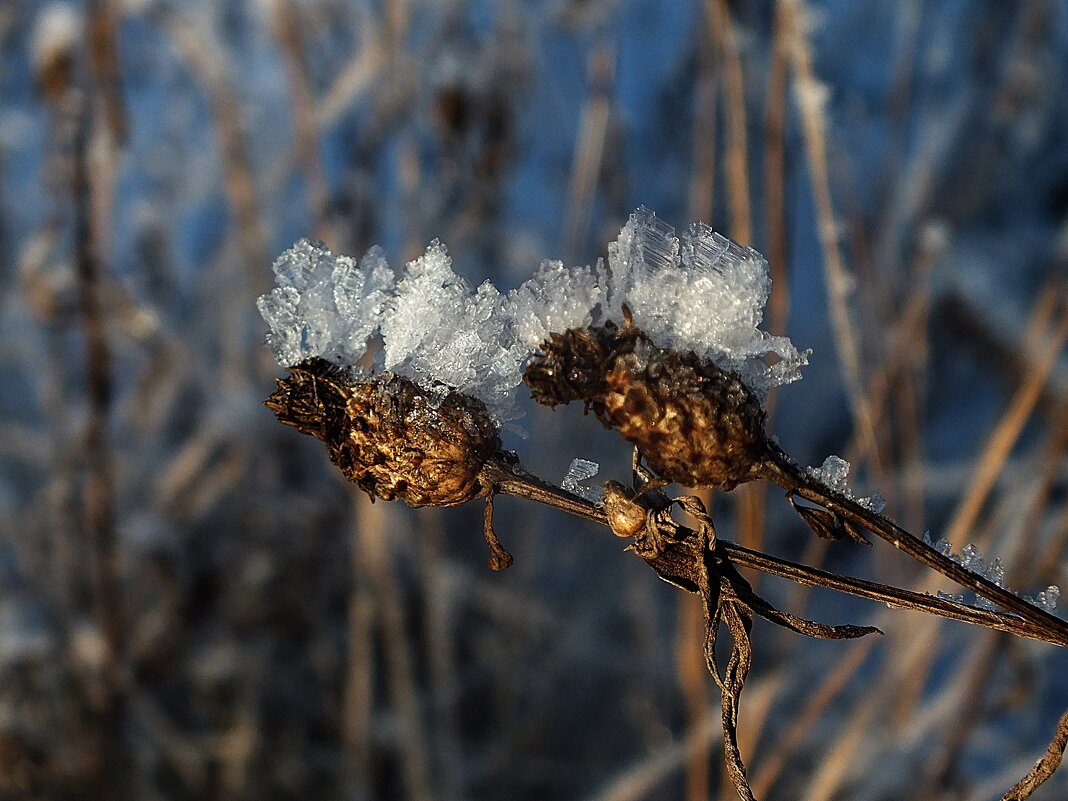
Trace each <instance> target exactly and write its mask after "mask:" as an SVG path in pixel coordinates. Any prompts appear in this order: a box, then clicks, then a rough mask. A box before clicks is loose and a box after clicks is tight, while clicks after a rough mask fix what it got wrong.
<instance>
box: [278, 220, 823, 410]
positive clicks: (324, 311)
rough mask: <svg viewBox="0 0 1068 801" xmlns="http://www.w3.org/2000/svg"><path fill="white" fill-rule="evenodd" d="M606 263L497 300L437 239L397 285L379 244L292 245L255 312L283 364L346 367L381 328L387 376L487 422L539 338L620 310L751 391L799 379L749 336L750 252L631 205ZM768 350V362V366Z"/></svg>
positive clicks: (544, 272) (544, 278)
mask: <svg viewBox="0 0 1068 801" xmlns="http://www.w3.org/2000/svg"><path fill="white" fill-rule="evenodd" d="M609 261H610V267H611V269H610V271H609V272H608V273H606V271H605V268H604V265H603V264H602V263H600V262H598V263H597V265H596V266H593V267H566V266H565V265H564V264H563V263H562V262H559V261H545V262H542V264H541V267H540V268H539V269H538V270H537V272H536V273H535V274H534V275H533V276H531V277H530V278H529V279H528V280H527V281H525V282H523V284H522V285H520V286H519V287H518V288H517V289H515V290H512V291H511V292H509V293H507V294H506V295H505V294H502V293H501V292H499V291H498V290H497V288H496V287H494V286H493V284H492V283H490V282H489V281H486V282H484V283H482V284H481V285H480V286H479V287H478V288H477V289H474V290H472V288H471V286H470V285H469V284H468V283H467V281H465V280H464V279H463V278H462V277H461V276H459V275H457V274H456V273H455V272H454V271H453V269H452V261H451V259H450V258H449V255H448V252H447V250H446V248H445V246H444V245H443V244H441V243H440V242H438V241H437V240H434V241H433V242H431V243H430V245H429V246H428V247H427V249H426V252H425V253H424V254H423V255H422V256H421V257H419V258H417V259H415V260H414V261H412V262H410V263H409V264H408V265H407V266H406V267H405V269H404V270H403V272H402V274H401V276H400V278H399V280H396V281H395V280H394V277H393V273H392V271H391V270H390V267H389V265H388V264H387V263H386V260H385V257H384V256H383V254H382V251H381V250H380V249H378V248H372V249H371V250H370V251H368V253H367V255H366V256H364V257H363V258H362V259H361V260H360V261H359V262H356V261H355V260H354V259H351V258H349V257H347V256H335V255H334V254H333V253H331V252H330V251H329V250H327V249H326V248H325V247H323V246H322V245H317V244H312V243H310V242H308V241H307V240H301V241H300V242H298V243H297V244H296V245H294V246H293V247H292V248H290V249H289V250H287V251H286V252H285V253H283V254H282V255H281V256H280V257H279V258H278V260H277V261H276V262H275V264H274V273H275V279H276V284H277V287H276V288H275V289H274V290H273V291H272V292H271V293H269V294H267V295H264V296H263V297H261V298H260V299H259V301H258V303H257V305H258V307H259V310H260V313H261V314H262V315H263V318H264V319H265V320H266V321H267V324H268V326H269V327H270V332H269V333H268V335H267V342H268V344H269V345H270V346H271V348H272V350H273V351H274V354H275V357H276V358H277V359H278V362H279V364H281V365H282V366H284V367H290V366H293V365H295V364H297V363H299V362H301V361H303V360H304V359H308V358H311V357H314V356H321V357H323V358H325V359H327V360H329V361H332V362H334V363H337V364H347V365H352V364H354V363H356V362H357V361H358V360H359V359H360V358H361V356H362V355H363V352H364V349H365V346H366V344H367V340H368V338H369V337H370V336H371V335H372V334H373V333H375V331H376V330H380V331H381V333H382V338H383V343H384V353H383V364H384V366H385V368H386V369H389V370H393V371H395V372H397V373H400V374H402V375H405V376H408V377H410V378H412V379H413V380H415V381H417V382H418V383H419V384H421V385H422V386H424V387H426V388H428V389H431V390H436V391H438V392H440V393H441V395H442V396H444V394H445V392H446V391H447V390H448V389H452V390H457V391H459V392H462V393H465V394H467V395H470V396H472V397H474V398H477V399H479V400H481V401H482V402H483V403H485V404H486V406H487V408H488V409H489V411H490V414H491V415H492V416H493V418H494V420H495V421H496V422H497V423H499V424H500V423H506V422H508V421H509V420H513V419H515V418H516V417H517V416H518V415H517V414H516V411H515V397H516V389H517V387H518V386H519V384H520V381H521V376H522V371H523V368H524V366H525V364H526V361H527V359H528V358H529V357H530V356H531V355H532V354H533V353H534V352H535V351H536V350H537V348H538V347H539V345H541V344H542V343H543V342H544V341H545V340H546V339H547V338H548V337H549V334H551V333H562V332H563V331H565V330H567V329H569V328H585V327H587V326H589V325H591V324H593V323H595V322H596V323H603V322H605V321H606V320H612V321H614V322H616V323H617V324H620V325H622V324H623V321H624V315H623V306H624V305H626V306H627V307H628V308H629V309H630V310H631V311H632V313H633V318H634V322H635V323H636V324H637V325H638V326H640V327H641V328H642V329H643V330H644V331H645V332H646V333H647V334H648V335H649V336H650V337H651V338H652V339H653V341H654V342H655V343H656V344H657V345H660V346H662V347H667V348H676V349H679V350H684V351H691V350H692V351H694V352H695V353H697V354H698V355H699V356H701V357H702V358H709V359H712V360H713V361H715V362H716V363H717V364H719V365H720V366H721V367H725V368H727V369H733V370H736V371H737V372H738V373H739V375H740V376H741V378H742V380H743V381H744V382H745V383H746V384H747V385H748V386H749V387H750V388H751V389H752V390H754V391H755V392H756V393H757V394H758V395H760V396H763V395H764V394H765V393H766V392H767V390H768V389H769V388H770V387H772V386H775V385H777V384H782V383H786V382H788V381H792V380H794V379H796V378H797V377H798V375H799V369H800V367H801V365H803V364H805V362H806V357H805V354H803V353H800V352H798V350H797V349H796V348H795V347H794V346H793V345H792V344H791V343H790V341H789V340H788V339H786V338H784V337H773V336H770V335H769V334H767V333H765V332H763V331H761V330H760V329H759V325H760V322H761V317H762V315H763V306H764V303H765V301H766V300H767V297H768V292H769V291H770V285H771V283H770V280H769V278H768V271H767V262H766V261H765V260H764V258H763V257H762V256H761V255H760V254H759V253H757V252H756V251H755V250H752V249H751V248H747V247H743V246H741V245H739V244H737V243H735V242H732V241H731V240H729V239H727V238H726V237H723V236H721V235H719V234H717V233H715V232H714V231H712V230H711V229H710V228H708V227H707V226H706V225H704V224H703V223H694V224H693V225H692V226H690V229H689V230H688V231H687V232H686V233H685V234H684V235H683V237H682V239H681V240H680V239H678V238H677V237H675V235H674V230H673V229H672V228H671V227H670V226H668V225H666V224H664V223H663V222H662V221H660V220H658V219H657V217H656V215H654V214H653V213H652V212H651V211H649V210H648V209H646V208H644V207H642V208H639V209H638V210H637V211H636V212H634V214H632V215H631V217H630V220H629V222H628V223H627V224H626V226H624V228H623V230H622V231H621V232H620V235H619V239H618V240H617V241H616V242H615V243H614V244H612V245H610V246H609ZM598 310H600V311H598ZM769 353H773V354H776V356H777V357H778V361H777V362H776V363H775V364H774V365H772V366H770V367H769V366H768V365H767V364H766V363H765V357H766V356H767V355H768V354H769Z"/></svg>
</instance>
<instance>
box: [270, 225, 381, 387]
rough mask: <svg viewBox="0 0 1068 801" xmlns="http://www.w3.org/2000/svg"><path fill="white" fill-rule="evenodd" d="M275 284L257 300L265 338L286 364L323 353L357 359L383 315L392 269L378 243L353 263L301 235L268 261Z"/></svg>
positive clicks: (332, 357)
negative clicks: (267, 329)
mask: <svg viewBox="0 0 1068 801" xmlns="http://www.w3.org/2000/svg"><path fill="white" fill-rule="evenodd" d="M272 269H273V271H274V275H275V283H276V284H277V287H276V288H275V289H274V290H273V291H272V292H270V293H268V294H266V295H263V296H261V297H260V299H259V300H258V301H257V302H256V306H257V308H258V309H259V311H260V314H261V315H262V316H263V319H264V320H265V321H266V322H267V325H268V327H269V328H270V330H269V331H268V333H267V344H268V345H269V346H270V347H271V350H273V351H274V355H275V358H276V359H277V360H278V363H279V364H281V365H283V366H286V367H289V366H292V365H294V364H297V363H299V362H301V361H303V360H304V359H308V358H311V357H313V356H321V357H322V358H324V359H327V360H328V361H332V362H335V363H337V364H355V363H356V361H357V360H358V359H359V358H360V357H361V356H362V355H363V353H364V350H365V348H366V345H367V338H368V337H369V336H371V334H372V333H374V330H375V328H377V327H378V324H379V321H380V319H381V315H382V310H383V307H384V305H385V303H386V300H387V297H388V293H389V291H390V289H391V288H392V286H393V271H392V270H390V268H389V265H388V264H387V263H386V259H385V256H384V255H383V254H382V251H381V249H380V248H377V247H373V248H371V249H370V250H369V251H367V254H366V255H365V256H364V257H363V258H362V259H360V261H359V262H358V263H357V262H356V260H355V259H353V258H350V257H349V256H335V255H334V254H333V253H331V252H330V251H329V250H328V249H327V248H326V247H324V246H323V245H320V244H313V243H312V242H309V241H308V240H307V239H301V240H300V241H299V242H297V243H296V244H295V245H293V247H291V248H290V249H289V250H287V251H285V252H284V253H283V254H282V255H281V256H279V257H278V259H277V260H276V261H275V263H274V266H273V267H272Z"/></svg>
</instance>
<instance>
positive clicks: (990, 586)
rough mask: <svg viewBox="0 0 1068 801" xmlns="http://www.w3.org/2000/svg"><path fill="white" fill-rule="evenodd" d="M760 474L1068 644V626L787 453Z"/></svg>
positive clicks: (773, 459)
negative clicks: (848, 494)
mask: <svg viewBox="0 0 1068 801" xmlns="http://www.w3.org/2000/svg"><path fill="white" fill-rule="evenodd" d="M761 473H762V475H761V477H762V478H765V479H766V480H768V481H772V482H774V483H776V484H778V485H779V486H781V487H783V488H784V489H786V490H787V492H790V493H793V494H796V495H798V496H800V497H802V498H804V499H805V500H807V501H810V502H812V503H816V504H819V505H820V506H822V507H824V508H825V509H826V510H828V511H829V512H831V513H832V514H835V515H837V516H838V517H839V518H841V519H842V520H845V521H850V522H852V523H853V524H854V525H857V526H859V527H861V528H863V529H866V530H867V531H870V532H871V533H872V534H875V535H876V536H877V537H880V538H881V539H883V540H886V541H887V542H889V543H890V544H891V545H893V546H894V547H895V548H898V549H899V550H901V551H904V552H905V553H906V554H908V555H909V556H911V557H912V558H913V559H915V560H917V561H918V562H921V563H923V564H925V565H926V566H927V567H929V568H931V569H932V570H935V571H937V572H938V573H941V574H942V575H943V576H945V577H946V578H948V579H950V580H952V581H955V582H957V583H958V584H960V585H961V586H962V587H965V588H967V589H969V590H972V591H973V592H975V593H977V594H978V595H981V596H982V597H984V598H986V599H987V600H989V601H993V602H994V603H996V604H998V605H999V606H1000V607H1002V608H1003V609H1005V610H1007V611H1009V612H1013V613H1015V614H1017V615H1019V616H1020V617H1021V618H1023V619H1024V620H1026V621H1028V622H1029V623H1032V624H1034V625H1036V626H1038V627H1039V628H1041V629H1042V630H1044V631H1047V632H1049V633H1050V636H1051V637H1053V638H1054V639H1052V640H1049V641H1050V642H1056V643H1058V644H1068V623H1066V622H1065V621H1063V620H1061V619H1060V618H1058V617H1055V616H1053V615H1051V614H1050V613H1049V612H1046V611H1045V610H1043V609H1040V608H1038V607H1037V606H1034V605H1032V604H1030V603H1028V602H1027V601H1025V600H1024V599H1023V598H1020V597H1019V596H1018V595H1016V594H1014V593H1012V592H1010V591H1009V590H1006V589H1005V588H1003V587H998V586H997V585H996V584H994V583H993V582H991V581H989V580H988V579H986V578H984V577H982V576H980V575H977V574H975V573H972V572H971V571H970V570H967V569H965V568H964V567H962V566H961V565H959V564H957V563H956V562H954V561H953V560H952V559H950V558H949V557H948V556H945V555H944V554H942V553H940V552H939V551H937V550H935V549H934V548H932V547H931V546H930V545H928V544H927V543H925V542H924V541H923V540H921V539H920V538H919V537H917V536H915V535H914V534H911V533H909V532H908V531H905V529H903V528H901V527H900V526H898V525H896V524H895V523H893V522H891V521H890V520H888V519H887V518H885V517H883V516H882V515H880V514H877V513H875V512H873V511H872V510H871V509H867V508H865V507H863V506H861V505H860V504H859V503H857V502H856V501H855V500H852V499H850V498H847V497H845V496H844V495H840V494H838V493H837V492H834V491H833V490H831V489H829V488H827V487H826V486H824V485H823V483H822V482H820V481H818V480H816V479H815V478H813V477H812V476H809V475H808V474H806V473H805V472H804V471H803V470H801V468H799V467H798V466H797V465H796V464H794V463H793V462H792V461H791V460H790V458H789V457H787V456H786V454H784V453H782V451H775V452H773V455H772V456H771V457H770V458H769V459H767V460H766V461H765V462H764V463H763V464H762V467H761Z"/></svg>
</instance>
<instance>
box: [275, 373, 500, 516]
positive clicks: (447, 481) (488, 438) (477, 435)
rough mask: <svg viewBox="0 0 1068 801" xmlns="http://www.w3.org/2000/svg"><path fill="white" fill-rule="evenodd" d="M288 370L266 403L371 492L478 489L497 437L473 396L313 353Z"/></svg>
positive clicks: (428, 497)
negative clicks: (364, 372)
mask: <svg viewBox="0 0 1068 801" xmlns="http://www.w3.org/2000/svg"><path fill="white" fill-rule="evenodd" d="M289 371H290V376H289V377H288V378H284V379H280V380H279V381H278V389H277V390H276V391H275V392H274V393H273V394H272V395H271V396H270V398H268V399H267V401H266V405H267V406H268V407H269V408H270V409H271V410H273V411H274V413H275V415H277V417H278V419H279V420H280V421H281V422H283V423H285V424H287V425H291V426H293V427H295V428H297V429H298V430H300V431H302V432H304V433H305V434H310V435H312V436H314V437H316V438H318V439H321V440H323V442H325V443H326V445H327V447H328V448H329V452H330V460H331V461H332V462H334V464H336V465H337V466H338V467H340V468H341V472H342V473H344V475H345V477H346V478H347V479H348V480H349V481H352V482H354V483H356V484H358V485H359V486H360V487H361V488H362V489H363V490H364V491H365V492H367V494H368V495H370V496H371V497H372V498H376V497H377V498H382V499H383V500H387V501H389V500H393V499H394V498H400V499H401V500H403V501H405V502H406V503H408V504H409V505H410V506H455V505H457V504H461V503H465V502H467V501H470V500H472V499H473V498H476V497H478V496H479V495H481V494H483V492H484V490H485V488H484V487H483V486H482V484H481V483H480V480H479V474H480V472H481V470H482V467H483V465H484V464H485V463H486V461H487V460H488V459H490V458H491V457H493V456H494V455H495V454H498V453H500V452H501V441H500V438H499V436H498V433H497V427H496V425H494V423H493V421H492V420H491V419H490V417H489V414H488V413H487V412H486V408H485V406H483V404H482V403H481V402H479V401H477V400H475V399H474V398H471V397H468V396H466V395H462V394H460V393H457V392H450V393H448V394H447V395H445V396H444V398H441V399H438V398H435V397H433V396H432V395H431V393H430V392H429V391H428V390H426V389H424V388H423V387H420V386H419V385H418V384H416V383H415V382H413V381H411V380H409V379H407V378H404V377H403V376H398V375H394V374H392V373H381V374H377V375H371V376H358V375H356V374H354V373H351V372H350V371H347V370H345V369H342V368H339V367H337V366H335V365H333V364H330V363H329V362H327V361H325V360H323V359H319V358H314V359H308V360H306V361H304V362H301V363H300V364H298V365H296V366H295V367H291V368H289Z"/></svg>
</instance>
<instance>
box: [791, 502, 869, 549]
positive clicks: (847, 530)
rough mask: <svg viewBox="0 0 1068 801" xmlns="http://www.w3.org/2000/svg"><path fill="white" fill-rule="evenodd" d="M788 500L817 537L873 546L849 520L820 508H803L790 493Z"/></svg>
mask: <svg viewBox="0 0 1068 801" xmlns="http://www.w3.org/2000/svg"><path fill="white" fill-rule="evenodd" d="M786 500H788V501H789V502H790V506H792V507H793V509H794V511H795V512H797V515H798V517H800V518H801V519H802V520H804V521H805V523H806V524H807V525H808V527H809V528H810V529H812V533H814V534H815V535H816V536H817V537H823V539H825V540H844V539H851V540H854V541H855V542H861V543H863V544H865V545H869V546H870V545H871V543H870V542H869V541H868V539H867V537H865V536H864V535H863V534H861V533H860V530H859V529H858V528H857V527H856V525H855V524H854V523H853V522H852V521H849V520H843V519H842V518H841V517H839V516H838V515H836V514H835V513H834V512H831V511H829V510H827V509H821V508H820V507H818V506H802V505H801V504H799V503H797V502H796V501H795V500H794V494H793V493H792V492H791V493H788V494H787V495H786Z"/></svg>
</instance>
